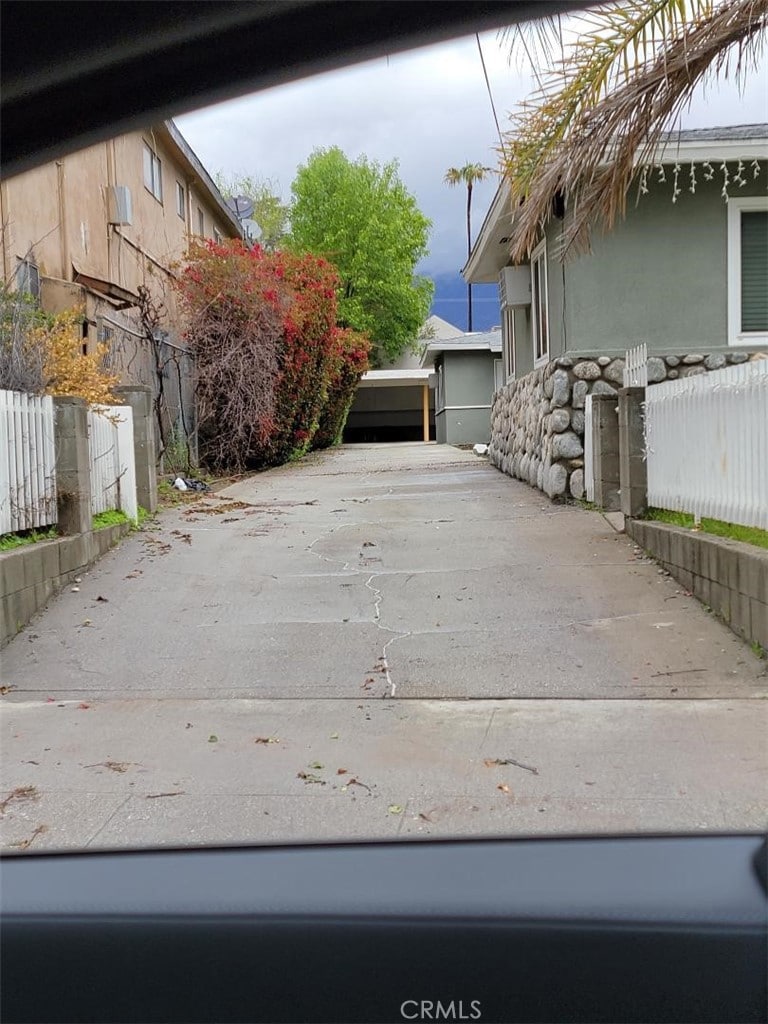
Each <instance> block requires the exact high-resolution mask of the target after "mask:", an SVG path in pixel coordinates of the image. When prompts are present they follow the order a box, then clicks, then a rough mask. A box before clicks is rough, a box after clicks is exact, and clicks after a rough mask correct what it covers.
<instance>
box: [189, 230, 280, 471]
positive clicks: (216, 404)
mask: <svg viewBox="0 0 768 1024" xmlns="http://www.w3.org/2000/svg"><path fill="white" fill-rule="evenodd" d="M177 290H178V292H179V294H180V297H181V308H182V311H183V314H184V316H185V319H186V330H185V338H186V340H187V342H188V344H189V346H190V348H191V349H192V351H193V352H194V354H195V357H196V382H195V387H196V393H197V401H198V425H199V445H200V456H201V458H202V460H203V462H205V463H206V464H208V465H209V466H212V467H215V468H217V469H225V468H228V469H234V470H241V469H244V468H245V467H246V466H247V465H249V464H250V463H253V462H254V461H258V458H259V455H260V453H261V452H262V450H263V447H264V445H265V443H266V442H267V441H268V439H269V437H270V436H271V434H272V431H273V429H274V412H275V379H276V376H277V374H278V372H279V364H278V350H279V346H280V341H281V336H282V331H283V316H284V312H285V310H286V309H287V308H288V305H289V300H288V296H287V295H286V290H285V288H284V287H283V286H282V284H281V282H279V281H278V280H277V279H276V278H275V275H274V274H273V273H272V268H271V267H269V266H268V265H267V263H266V262H265V261H264V259H263V258H262V254H261V251H260V250H257V249H254V250H249V249H248V248H247V247H246V246H245V245H244V244H243V243H242V242H240V241H239V240H235V241H231V240H228V241H226V242H222V243H214V242H206V243H205V244H199V243H193V245H192V246H191V247H190V249H189V252H188V253H187V263H186V266H185V267H184V268H183V270H182V273H181V275H180V278H179V280H178V282H177Z"/></svg>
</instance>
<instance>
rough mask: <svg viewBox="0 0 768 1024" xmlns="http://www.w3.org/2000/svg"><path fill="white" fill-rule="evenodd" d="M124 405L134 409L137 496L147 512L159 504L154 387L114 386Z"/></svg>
mask: <svg viewBox="0 0 768 1024" xmlns="http://www.w3.org/2000/svg"><path fill="white" fill-rule="evenodd" d="M115 394H116V395H117V397H118V398H119V400H120V402H121V403H122V404H123V405H130V407H131V409H132V410H133V450H134V454H135V457H136V500H137V501H138V503H139V505H140V506H141V507H142V508H145V509H146V510H147V512H154V511H155V509H156V508H157V445H156V444H155V419H154V410H153V407H152V405H153V402H152V390H151V388H148V387H146V386H145V385H141V384H131V385H125V386H123V387H117V388H115Z"/></svg>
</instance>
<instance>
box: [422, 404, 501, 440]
mask: <svg viewBox="0 0 768 1024" xmlns="http://www.w3.org/2000/svg"><path fill="white" fill-rule="evenodd" d="M438 422H439V423H440V425H439V426H438V427H437V429H438V434H437V440H438V441H441V434H442V435H443V440H442V443H443V444H487V443H488V441H489V440H490V436H491V410H490V408H489V409H446V410H445V412H443V413H442V415H439V416H437V417H436V418H435V423H436V425H437V424H438Z"/></svg>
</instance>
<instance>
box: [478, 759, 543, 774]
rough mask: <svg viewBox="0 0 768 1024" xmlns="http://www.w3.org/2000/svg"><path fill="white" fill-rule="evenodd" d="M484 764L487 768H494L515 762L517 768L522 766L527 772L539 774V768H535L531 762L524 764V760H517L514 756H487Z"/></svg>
mask: <svg viewBox="0 0 768 1024" xmlns="http://www.w3.org/2000/svg"><path fill="white" fill-rule="evenodd" d="M483 764H484V765H485V767H486V768H493V767H495V766H496V765H506V764H513V765H514V766H515V768H522V769H524V770H525V771H527V772H532V773H533V774H534V775H538V774H539V769H538V768H534V767H533V766H532V765H530V764H523V762H522V761H515V760H514V758H512V757H489V758H486V760H485V761H483Z"/></svg>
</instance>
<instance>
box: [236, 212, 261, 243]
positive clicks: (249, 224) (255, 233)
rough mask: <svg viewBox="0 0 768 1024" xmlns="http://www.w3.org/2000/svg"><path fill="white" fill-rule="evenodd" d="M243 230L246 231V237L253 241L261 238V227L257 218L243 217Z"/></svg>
mask: <svg viewBox="0 0 768 1024" xmlns="http://www.w3.org/2000/svg"><path fill="white" fill-rule="evenodd" d="M241 223H242V225H243V230H244V231H245V234H246V237H247V238H248V240H249V241H251V242H257V241H258V240H259V239H260V238H261V228H260V227H259V225H258V224H257V223H256V221H255V220H250V218H248V217H243V219H242V221H241Z"/></svg>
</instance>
